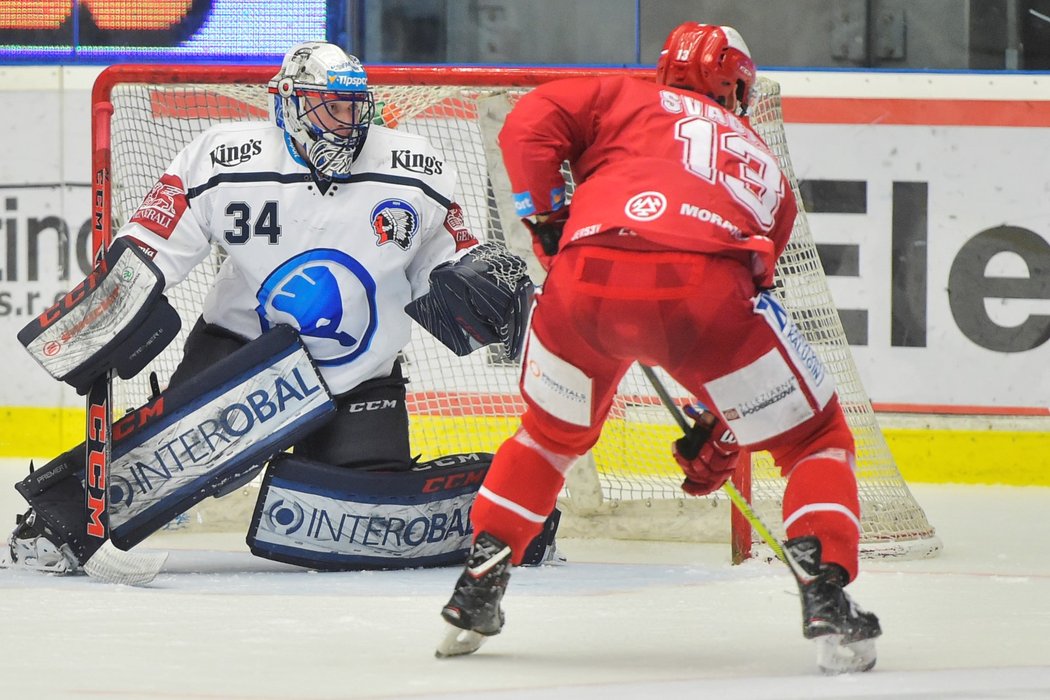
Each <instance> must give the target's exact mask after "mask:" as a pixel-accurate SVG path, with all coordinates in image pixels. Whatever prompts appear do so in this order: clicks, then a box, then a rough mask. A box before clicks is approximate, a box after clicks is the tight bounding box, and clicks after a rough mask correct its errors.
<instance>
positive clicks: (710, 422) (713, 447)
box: [671, 406, 740, 496]
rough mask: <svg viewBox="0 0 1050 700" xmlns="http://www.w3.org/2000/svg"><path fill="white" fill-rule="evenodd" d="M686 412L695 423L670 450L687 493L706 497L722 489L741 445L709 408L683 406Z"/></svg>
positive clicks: (729, 475) (734, 465) (732, 468)
mask: <svg viewBox="0 0 1050 700" xmlns="http://www.w3.org/2000/svg"><path fill="white" fill-rule="evenodd" d="M685 412H686V415H688V416H689V417H690V418H692V419H693V420H694V421H695V422H696V423H695V425H694V426H693V428H692V429H691V430H690V431H689V432H688V433H686V434H685V435H684V436H683V437H680V438H678V439H677V440H675V441H674V445H673V446H672V449H671V453H672V454H673V455H674V459H675V461H676V462H678V466H679V467H681V468H682V471H683V472H684V473H685V481H683V482H682V490H683V491H685V492H686V493H688V494H689V495H690V496H706V495H707V494H709V493H711V492H713V491H717V490H718V489H720V488H722V484H724V483H725V482H727V481H728V480H729V477H731V476H732V475H733V470H734V469H735V468H736V462H737V457H738V456H739V454H740V446H739V445H737V443H736V436H735V435H733V432H732V431H731V430H730V429H729V428H728V427H727V426H726V424H725V423H723V422H722V420H721V419H720V418H719V417H718V416H716V415H715V414H713V413H711V412H710V411H703V412H702V413H700V412H698V411H697V409H695V408H694V407H693V406H686V409H685Z"/></svg>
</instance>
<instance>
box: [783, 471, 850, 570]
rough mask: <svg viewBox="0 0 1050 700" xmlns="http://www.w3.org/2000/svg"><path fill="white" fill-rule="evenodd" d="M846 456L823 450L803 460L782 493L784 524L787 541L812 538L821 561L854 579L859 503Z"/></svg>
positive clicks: (791, 474)
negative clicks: (818, 545)
mask: <svg viewBox="0 0 1050 700" xmlns="http://www.w3.org/2000/svg"><path fill="white" fill-rule="evenodd" d="M851 461H852V460H850V456H849V453H848V452H846V451H845V450H824V451H822V452H818V453H817V454H815V455H813V456H811V457H807V458H804V459H802V460H801V461H800V462H798V463H797V464H796V465H795V466H794V468H793V469H792V470H791V472H790V476H789V477H788V483H787V488H786V489H785V491H784V524H785V526H786V529H787V536H788V538H789V539H791V538H795V537H804V536H806V535H814V536H816V537H817V539H819V540H820V546H821V559H822V560H823V561H824V562H826V563H833V564H838V565H839V566H841V567H842V568H843V569H845V570H846V573H847V574H849V580H850V581H852V580H853V579H854V578H856V577H857V548H858V546H859V543H860V502H859V501H858V499H857V479H856V477H855V476H854V475H853V469H852V467H851Z"/></svg>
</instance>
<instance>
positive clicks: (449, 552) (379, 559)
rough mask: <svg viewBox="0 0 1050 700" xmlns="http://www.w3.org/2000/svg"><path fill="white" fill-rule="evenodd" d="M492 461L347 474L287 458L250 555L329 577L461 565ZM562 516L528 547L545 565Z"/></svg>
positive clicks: (277, 464) (268, 481) (256, 518)
mask: <svg viewBox="0 0 1050 700" xmlns="http://www.w3.org/2000/svg"><path fill="white" fill-rule="evenodd" d="M491 463H492V455H491V454H487V453H464V454H454V455H448V456H446V457H442V458H440V459H436V460H433V461H430V462H423V463H420V464H418V465H416V466H415V467H414V468H413V469H411V470H408V471H385V472H384V471H365V470H358V469H346V468H343V467H336V466H332V465H329V464H324V463H320V462H315V461H312V460H306V459H303V458H301V457H296V456H295V455H294V454H293V455H281V456H280V457H278V458H277V459H275V460H273V462H271V463H270V465H269V467H268V468H267V471H266V476H265V477H264V479H263V485H262V490H261V491H260V493H259V500H258V502H257V503H256V507H255V513H254V514H253V516H252V523H251V527H250V528H249V531H248V537H247V542H248V546H249V548H250V549H251V551H252V553H253V554H255V555H257V556H260V557H263V558H266V559H274V560H276V561H282V562H286V563H290V564H296V565H299V566H305V567H309V568H314V569H323V570H331V571H347V570H359V569H403V568H412V567H431V566H458V565H461V564H463V562H464V561H466V558H467V554H468V553H469V550H470V545H471V542H472V539H473V532H472V530H471V526H470V509H471V507H472V506H473V503H474V498H475V496H476V495H477V492H478V489H479V488H480V487H481V483H482V481H483V480H484V478H485V474H486V473H487V471H488V468H489V465H490V464H491ZM558 515H559V514H557V513H555V514H554V515H553V516H552V517H551V519H550V521H549V523H548V525H547V527H546V528H545V529H544V531H543V533H541V536H540V537H537V538H536V539H535V540H534V541H533V542H532V543H531V545H530V547H529V557H530V558H529V559H528V560H527V561H526V563H533V564H535V563H540V562H541V561H542V560H543V558H544V557H545V556H547V554H548V551H549V549H550V548H552V547H553V542H554V536H555V534H556V531H557V525H558Z"/></svg>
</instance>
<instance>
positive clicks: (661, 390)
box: [639, 364, 798, 576]
mask: <svg viewBox="0 0 1050 700" xmlns="http://www.w3.org/2000/svg"><path fill="white" fill-rule="evenodd" d="M639 366H640V367H641V368H642V372H644V373H645V378H646V379H648V380H649V383H650V384H652V385H653V389H655V390H656V395H657V396H659V397H660V401H662V402H663V404H664V407H665V408H666V409H667V410H668V411H669V412H670V413H671V417H672V418H674V420H675V422H676V423H678V427H680V428H681V429H682V431H683V432H684V433H685V434H686V435H689V434H690V433H691V432H692V431H693V426H691V425H689V422H688V421H687V420H686V417H685V415H683V414H682V411H681V410H680V409H679V408H678V404H676V403H675V402H674V399H673V398H672V397H671V394H670V393H669V392H668V391H667V387H665V386H664V384H663V382H662V381H660V378H659V377H658V376H656V372H654V371H653V368H652V367H648V366H646V365H642V364H640V365H639ZM722 490H723V491H725V492H726V495H727V496H729V500H730V501H732V502H733V505H734V506H736V508H737V510H739V511H740V514H741V515H743V516H744V519H745V520H747V522H748V524H750V525H751V527H752V528H754V530H755V532H757V533H758V536H759V537H761V538H762V540H763V541H764V542H765V543H766V544H768V545H769V547H770V549H772V550H773V553H774V554H776V556H777V559H779V560H780V561H782V562H784V563H785V564H787V565H788V566H790V567H791V570H792V572H795V571H796V568H795V566H794V565H792V563H791V562H790V561H788V558H787V554H785V552H784V548H783V547H782V546H781V544H780V542H778V541H777V538H776V537H775V536H774V535H773V533H772V531H770V529H769V528H768V527H767V526H766V524H765V523H764V522H762V519H761V518H760V517H758V513H756V512H755V511H754V509H753V508H752V507H751V504H750V503H748V502H747V499H746V498H744V497H743V495H741V493H740V491H738V490H737V488H736V486H734V485H733V482H732V481H727V482H725V483H724V484H722ZM797 575H798V574H797V573H796V576H797Z"/></svg>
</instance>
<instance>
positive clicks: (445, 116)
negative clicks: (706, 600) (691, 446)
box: [92, 65, 940, 558]
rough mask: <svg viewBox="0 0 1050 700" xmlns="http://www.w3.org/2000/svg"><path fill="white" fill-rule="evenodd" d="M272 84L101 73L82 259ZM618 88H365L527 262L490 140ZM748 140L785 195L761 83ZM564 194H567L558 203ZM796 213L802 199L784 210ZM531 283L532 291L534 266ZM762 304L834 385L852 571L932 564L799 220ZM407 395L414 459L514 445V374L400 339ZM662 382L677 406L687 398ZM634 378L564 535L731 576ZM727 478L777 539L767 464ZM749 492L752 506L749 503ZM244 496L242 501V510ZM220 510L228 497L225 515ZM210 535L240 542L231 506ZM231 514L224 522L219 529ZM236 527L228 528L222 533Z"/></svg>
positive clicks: (128, 68)
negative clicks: (643, 550)
mask: <svg viewBox="0 0 1050 700" xmlns="http://www.w3.org/2000/svg"><path fill="white" fill-rule="evenodd" d="M276 70H277V67H276V66H238V65H233V66H198V65H180V66H164V65H118V66H112V67H110V68H107V69H106V70H104V71H103V72H102V73H101V74H100V76H99V78H98V80H97V81H96V83H95V86H94V90H93V93H92V102H93V109H92V120H93V124H92V141H93V143H92V165H93V171H94V181H93V182H94V187H93V195H94V196H93V223H94V227H95V231H94V233H95V238H94V242H95V246H96V250H97V249H98V246H100V245H102V244H103V243H104V242H106V241H108V240H109V236H110V234H111V231H112V230H115V229H116V228H117V227H119V226H120V225H121V224H122V223H123V222H124V221H126V220H127V218H128V217H129V216H130V215H131V213H133V212H134V210H135V209H136V208H137V207H138V203H139V202H140V201H141V199H142V197H143V196H144V194H145V193H146V192H147V191H148V189H149V188H150V187H151V186H152V185H153V183H154V181H155V180H156V178H157V177H158V176H159V175H160V173H161V172H162V171H163V169H164V168H165V167H166V166H167V165H168V163H169V162H170V161H171V159H172V158H174V156H175V155H176V154H177V153H178V151H179V150H181V148H182V147H183V146H184V145H185V144H186V143H188V142H189V141H190V140H191V139H192V138H193V137H195V136H196V135H197V134H198V133H200V132H201V131H203V130H205V129H207V128H208V127H210V126H211V125H213V124H215V123H217V122H220V121H226V120H243V119H267V118H268V116H267V105H268V99H269V97H268V95H267V93H266V83H267V82H268V81H269V79H270V78H271V77H272V76H273V74H274V73H275V72H276ZM624 73H630V74H633V75H638V76H640V77H643V78H649V77H651V76H652V71H650V70H645V69H585V68H540V69H533V68H484V67H436V66H398V67H383V66H373V67H370V68H368V76H369V83H370V85H371V87H372V89H373V91H374V93H375V96H376V101H377V103H380V109H378V110H377V113H378V114H380V115H381V116H382V118H383V119H384V122H385V123H386V124H387V125H388V126H392V127H395V128H399V129H405V130H408V131H413V132H416V133H420V134H423V135H425V136H426V137H427V138H428V139H429V140H430V141H431V143H433V144H434V145H435V147H437V148H438V149H439V150H440V151H441V152H442V153H443V155H444V157H445V159H446V162H448V163H450V164H451V165H452V166H453V167H455V168H456V170H457V172H458V174H459V187H458V192H457V199H458V201H459V202H460V204H461V205H462V206H463V209H464V215H465V217H466V219H467V224H468V226H469V227H470V228H471V230H472V231H473V232H474V234H475V235H476V236H478V238H479V239H484V240H500V241H503V242H505V243H506V244H507V245H508V247H510V248H511V249H512V250H514V251H515V252H517V253H519V254H520V255H522V256H523V257H525V258H526V259H528V260H530V261H531V260H532V257H531V252H530V251H531V247H530V245H529V242H528V240H527V234H526V233H525V231H524V229H523V227H522V226H521V225H520V224H519V222H518V219H517V217H516V216H515V214H514V208H513V202H512V200H511V197H510V191H509V185H508V183H507V180H506V173H505V171H504V169H503V165H502V161H501V159H500V155H499V149H498V147H497V146H496V142H495V136H496V134H497V133H498V130H499V127H500V125H501V123H502V117H503V116H504V115H505V114H506V112H507V110H509V109H510V107H511V106H513V104H514V102H515V101H516V100H517V99H518V97H520V95H522V94H524V93H525V92H526V91H527V90H529V89H530V88H531V87H534V86H536V85H539V84H541V83H544V82H547V81H550V80H555V79H559V78H566V77H577V76H592V75H610V74H624ZM751 114H752V123H753V124H754V125H755V127H756V129H757V130H758V131H759V132H760V133H761V134H762V136H763V137H764V138H765V139H766V141H767V143H769V144H770V146H771V148H772V149H773V151H774V152H775V153H776V155H777V157H778V159H779V160H780V163H781V166H782V168H783V169H784V171H785V172H786V173H787V174H788V176H789V177H790V179H791V182H792V186H793V187H794V188H795V191H796V195H798V194H799V193H798V183H797V181H796V179H795V176H794V172H793V168H792V166H791V160H790V156H789V153H788V149H787V142H786V139H785V136H784V125H783V120H782V116H781V109H780V94H779V86H778V85H777V84H776V83H775V82H774V81H772V80H769V79H768V78H765V77H761V76H760V77H759V79H758V81H757V82H756V85H755V96H754V99H753V104H752V109H751ZM570 191H571V188H570ZM799 201H800V202H801V197H800V196H799ZM220 261H221V251H219V250H218V249H216V251H215V253H214V255H213V257H212V258H210V259H209V260H206V261H205V262H203V263H201V264H200V265H198V268H197V269H196V270H195V271H194V273H193V275H191V278H190V279H187V280H186V281H185V282H183V283H181V284H180V285H178V286H177V287H176V288H174V289H173V290H171V291H170V292H169V297H170V299H171V301H172V303H173V304H174V305H175V306H176V308H178V309H179V311H180V313H181V314H182V315H183V326H184V331H183V333H185V332H186V330H185V329H188V328H189V327H191V326H192V324H193V322H194V321H195V320H196V317H197V315H198V314H199V313H200V308H201V303H202V301H203V298H204V294H205V292H206V290H207V288H208V286H209V285H210V282H211V277H212V275H214V272H215V270H216V268H217V265H218V264H219V262H220ZM530 273H531V274H532V275H533V276H534V278H536V281H537V282H541V281H542V270H540V269H539V267H538V266H537V265H535V262H534V261H533V262H532V263H531V265H530ZM777 278H778V294H779V295H780V297H781V300H782V301H783V302H784V304H785V306H786V307H787V308H788V309H789V310H790V311H791V312H792V315H793V317H794V319H795V321H796V323H797V324H798V325H799V327H800V329H801V330H802V332H803V334H804V335H805V336H806V337H807V339H808V340H809V342H810V343H811V344H812V345H813V347H814V348H815V350H816V351H817V352H818V354H819V355H820V356H821V358H822V359H823V360H824V362H825V364H826V365H827V368H828V370H829V371H830V372H831V373H832V374H834V376H835V377H836V380H837V382H838V385H839V393H840V399H841V402H842V405H843V408H844V410H845V412H846V416H847V420H848V422H849V424H850V427H851V429H852V430H853V433H854V436H855V438H856V441H857V448H858V455H857V457H858V472H857V476H858V483H859V487H860V497H861V504H862V530H863V532H862V538H861V550H862V555H865V556H896V557H922V556H931V555H933V554H935V553H936V552H937V551H938V550H939V549H940V542H939V540H938V539H937V537H936V535H935V533H934V529H933V527H932V526H931V525H930V524H929V522H928V521H927V519H926V516H925V513H924V512H923V511H922V508H921V507H920V506H919V504H918V503H917V502H916V501H915V499H914V497H913V496H912V494H911V492H910V490H909V489H908V487H907V485H906V484H905V482H904V480H903V478H902V477H901V475H900V472H899V470H898V469H897V467H896V464H895V463H894V461H893V458H892V455H891V454H890V452H889V448H888V447H887V445H886V442H885V439H884V438H883V436H882V432H881V430H880V429H879V426H878V422H877V420H876V419H875V415H874V412H873V411H872V408H871V403H870V401H869V399H868V396H867V394H866V393H865V391H864V388H863V386H862V385H861V382H860V379H859V376H858V373H857V369H856V366H855V364H854V362H853V358H852V355H851V353H850V351H849V346H848V344H847V343H846V339H845V334H844V333H843V331H842V326H841V323H840V322H839V319H838V314H837V311H836V309H835V306H834V303H833V301H832V299H831V296H830V292H829V290H828V287H827V282H826V279H825V277H824V273H823V269H822V267H821V265H820V260H819V258H818V257H817V254H816V247H815V245H814V243H813V240H812V236H811V235H810V230H809V225H808V222H807V221H806V217H805V213H804V212H802V211H800V213H799V217H798V220H797V221H796V224H795V229H794V232H793V237H792V242H791V243H790V244H789V246H788V249H787V250H786V251H785V254H784V256H783V257H782V259H781V261H780V263H779V264H778V268H777ZM182 339H183V337H182V336H180V338H179V339H177V340H176V342H175V343H173V344H172V346H171V347H169V348H168V349H167V350H166V351H165V352H164V353H163V354H162V355H161V357H159V358H158V359H157V360H156V361H155V362H154V363H153V365H152V366H151V367H150V368H149V370H152V371H155V372H157V374H158V376H159V378H160V381H161V385H162V386H163V385H164V383H165V382H166V381H167V379H168V377H169V376H170V374H171V371H172V370H173V369H174V366H175V364H176V363H177V362H178V360H179V358H180V356H181V347H182ZM401 359H402V362H403V366H404V369H405V372H406V374H407V375H408V377H409V379H410V382H411V383H410V385H409V411H410V414H411V424H412V428H411V430H412V435H411V437H412V443H413V452H414V453H421V454H422V455H423V458H424V459H427V458H433V457H437V456H440V455H442V454H448V453H452V452H463V451H471V450H482V451H492V450H494V449H495V448H496V446H497V445H498V444H499V443H500V442H501V441H502V440H503V439H505V438H506V437H508V436H509V435H510V434H511V433H512V432H513V430H514V429H515V427H516V424H517V416H518V415H519V414H520V411H521V409H522V406H523V404H522V401H521V398H520V395H519V393H518V387H517V379H518V367H517V366H516V365H515V364H508V363H504V362H500V361H499V360H498V358H497V357H496V354H495V353H493V352H489V351H487V350H482V351H479V352H476V353H473V354H472V355H470V356H467V357H464V358H458V357H456V356H454V355H453V354H452V353H451V352H449V351H448V350H446V349H445V348H444V346H441V345H440V344H439V343H437V341H436V340H434V339H433V338H431V337H430V336H429V335H428V334H427V333H426V332H425V331H422V330H421V329H418V328H417V329H416V330H415V332H414V334H413V340H412V342H411V344H410V345H409V346H408V347H406V349H405V350H404V352H403V353H402V357H401ZM148 374H149V371H146V372H143V373H142V375H141V376H140V377H137V378H136V379H135V380H132V381H130V382H116V383H115V385H114V387H113V389H114V399H113V405H114V407H115V409H116V411H117V415H118V417H119V415H120V412H122V411H124V410H127V409H129V408H132V407H134V406H136V405H138V404H141V403H142V402H144V401H145V399H146V397H147V396H148V394H149V389H148V384H147V379H146V377H147V376H148ZM661 376H662V379H663V381H664V383H665V384H666V386H667V387H668V389H669V390H670V392H671V394H672V395H673V396H675V397H676V398H677V399H678V400H679V401H680V402H682V403H684V402H685V401H687V400H688V399H689V397H688V395H687V393H686V392H685V391H684V389H682V387H680V386H678V385H677V384H676V383H675V382H673V381H672V380H671V379H670V378H669V377H668V376H667V375H666V374H662V375H661ZM678 432H679V431H678V428H677V427H676V424H675V422H674V420H673V419H672V418H671V416H670V415H669V414H668V412H667V411H666V409H665V408H664V407H663V406H662V404H661V401H660V398H659V397H658V395H657V394H656V392H655V391H654V390H653V388H652V387H651V386H649V384H648V382H647V380H646V379H645V377H644V375H643V374H642V372H641V371H640V370H632V371H631V372H630V373H628V375H627V376H626V377H625V378H624V381H623V383H622V384H621V386H620V388H619V393H618V395H617V397H616V400H615V402H614V405H613V409H612V412H611V414H610V419H609V421H608V424H607V425H606V428H605V430H604V431H603V435H602V439H601V440H600V441H599V443H598V445H596V446H595V448H594V450H592V452H591V453H590V454H588V455H587V456H586V457H585V458H584V459H583V460H581V462H580V464H578V465H577V467H576V468H575V469H574V470H573V471H572V473H571V474H570V478H569V479H568V482H567V485H566V489H565V491H564V493H563V496H562V498H561V499H560V501H559V504H560V507H561V508H562V511H563V514H564V517H563V526H562V534H563V535H576V536H588V537H611V538H631V539H652V540H672V541H673V540H678V541H707V540H716V541H718V540H721V541H729V540H730V538H731V536H732V538H733V539H734V541H735V544H734V551H735V554H734V558H741V557H744V556H747V553H748V552H749V551H750V545H751V543H752V541H753V535H752V533H751V532H750V528H749V527H748V526H747V523H746V521H743V520H742V519H741V518H739V517H737V518H731V516H730V513H731V511H732V508H731V507H730V502H729V500H728V498H726V497H725V495H724V494H722V493H717V494H714V495H712V496H710V497H707V498H687V497H685V496H684V494H682V493H681V491H680V490H679V488H678V485H679V483H680V482H681V478H682V477H681V474H680V472H679V471H678V468H677V466H676V465H675V464H674V461H673V460H672V459H671V457H670V442H671V441H672V440H673V439H675V437H677V435H678ZM746 466H747V468H744V469H741V470H739V471H740V473H739V474H738V475H737V481H738V486H740V487H741V490H742V491H745V492H748V491H749V492H750V494H751V500H752V503H753V505H754V508H755V510H756V512H757V513H758V514H759V515H760V516H761V517H762V518H763V519H764V520H765V522H766V523H768V524H769V525H771V526H774V531H775V534H777V536H778V537H781V538H782V537H783V536H784V535H783V530H782V528H781V527H780V522H781V513H780V506H781V502H782V497H783V486H784V483H783V479H782V478H781V477H780V476H779V473H778V471H777V470H776V469H775V468H774V467H773V465H772V464H771V463H770V460H769V458H768V456H767V455H762V454H757V455H753V456H752V457H751V459H750V460H748V463H747V465H746ZM749 487H750V488H749ZM249 496H250V494H249ZM228 498H229V499H233V498H234V497H233V496H231V497H228ZM225 502H226V499H224V500H223V501H219V502H218V504H223V505H222V507H221V508H219V506H218V505H215V506H210V507H209V512H215V511H216V509H217V508H219V510H220V511H226V514H225V515H224V516H222V517H219V518H217V520H219V521H221V522H223V523H224V524H229V526H232V527H245V526H246V525H247V516H246V515H242V514H241V511H242V510H243V509H244V507H245V506H243V504H242V505H240V506H238V505H236V504H233V503H230V504H224V503H225ZM230 513H235V515H233V516H232V518H231V517H230ZM236 523H240V525H237V524H236Z"/></svg>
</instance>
